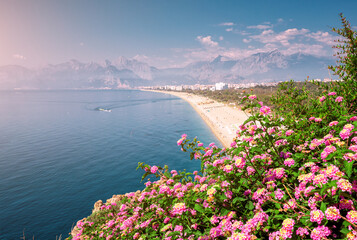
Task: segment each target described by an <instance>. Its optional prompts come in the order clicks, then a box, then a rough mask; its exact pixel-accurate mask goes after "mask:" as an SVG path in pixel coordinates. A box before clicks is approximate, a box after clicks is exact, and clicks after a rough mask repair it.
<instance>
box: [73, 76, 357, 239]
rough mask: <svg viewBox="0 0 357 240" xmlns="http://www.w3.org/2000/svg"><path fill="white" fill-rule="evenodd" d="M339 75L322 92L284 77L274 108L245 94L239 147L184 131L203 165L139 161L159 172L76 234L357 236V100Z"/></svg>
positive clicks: (184, 144)
mask: <svg viewBox="0 0 357 240" xmlns="http://www.w3.org/2000/svg"><path fill="white" fill-rule="evenodd" d="M338 84H346V83H345V82H341V83H337V85H333V86H329V87H326V86H324V87H325V91H321V93H320V92H318V94H321V95H320V96H311V95H310V94H309V93H308V92H307V91H304V90H302V91H296V89H294V86H293V82H289V83H287V84H284V85H282V86H281V89H280V93H282V95H283V96H284V98H281V96H275V98H274V102H275V105H276V106H277V107H276V108H275V109H274V112H272V111H271V109H270V108H269V107H268V106H265V105H264V104H263V103H262V102H259V99H258V98H257V97H256V96H254V95H251V96H246V97H244V98H243V104H245V108H244V109H245V110H248V109H249V110H250V113H251V116H250V117H249V119H248V120H247V121H246V122H245V123H244V124H242V125H241V126H240V130H239V131H238V132H237V138H236V139H235V140H234V141H233V143H232V145H231V148H228V149H220V148H218V147H217V146H216V145H215V144H210V145H209V146H204V145H203V144H202V143H200V142H199V141H198V140H197V139H193V140H192V141H191V140H189V139H188V137H187V136H186V135H183V136H182V138H181V139H180V140H179V141H178V142H177V144H178V145H179V146H180V147H181V148H182V150H183V151H185V152H189V153H190V156H191V159H197V160H200V161H201V169H200V171H195V172H193V173H186V172H177V171H175V170H172V171H169V169H168V167H167V166H165V167H160V166H149V165H147V164H144V163H139V168H142V169H144V171H145V174H144V175H143V179H146V177H147V176H150V175H151V176H155V177H156V178H158V180H157V181H154V182H150V181H147V182H146V183H145V185H146V188H145V189H144V190H143V191H141V192H140V194H135V193H128V194H125V195H124V196H123V197H122V199H121V200H120V201H118V202H116V203H111V204H106V205H103V206H102V207H101V209H100V210H99V211H97V212H95V213H93V214H92V215H91V216H89V217H88V218H87V219H84V220H82V221H79V222H78V223H77V226H76V229H77V230H78V231H77V233H76V234H74V235H75V236H73V237H72V236H71V237H69V239H201V240H204V239H207V240H208V239H230V240H236V239H289V238H292V239H302V238H311V239H314V240H318V239H331V238H335V239H357V211H356V206H357V201H356V194H357V168H355V165H356V164H355V161H356V160H357V116H356V114H355V112H356V106H355V105H354V106H351V102H348V100H347V101H345V100H346V99H348V98H349V94H350V93H346V92H345V91H342V90H339V85H338ZM336 89H337V90H336ZM346 102H348V104H346ZM289 105H290V108H289V111H287V109H288V106H289ZM279 106H280V107H279Z"/></svg>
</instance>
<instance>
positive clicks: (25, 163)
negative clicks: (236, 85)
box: [0, 91, 219, 240]
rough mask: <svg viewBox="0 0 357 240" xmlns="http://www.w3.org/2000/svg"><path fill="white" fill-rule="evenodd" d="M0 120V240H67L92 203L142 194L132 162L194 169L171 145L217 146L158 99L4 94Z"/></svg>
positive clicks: (191, 116) (165, 98) (189, 116)
mask: <svg viewBox="0 0 357 240" xmlns="http://www.w3.org/2000/svg"><path fill="white" fill-rule="evenodd" d="M100 109H102V110H111V112H109V111H101V110H100ZM0 113H1V115H0V205H1V206H0V209H1V210H0V239H1V240H7V239H9V240H12V239H21V238H22V237H23V233H25V236H26V239H33V237H34V239H40V240H41V239H46V240H47V239H56V236H57V237H58V236H60V235H62V239H64V238H66V237H67V236H68V233H69V232H70V230H71V227H72V225H73V224H75V223H76V221H78V220H79V219H81V218H83V217H86V216H88V215H90V213H91V210H92V208H93V204H94V203H95V202H96V201H97V200H99V199H102V200H103V201H104V200H106V199H108V198H110V197H111V196H112V195H113V194H122V193H126V192H131V191H136V190H138V189H143V186H144V184H143V183H141V182H140V178H141V175H142V174H143V171H142V170H137V171H136V167H137V163H138V162H146V163H148V164H152V165H154V164H155V165H165V164H167V165H169V167H170V168H171V169H177V170H183V169H187V170H189V171H193V170H196V169H199V162H197V161H190V160H189V155H188V154H187V153H184V152H181V150H180V148H179V147H178V146H177V144H176V141H177V140H178V139H179V138H180V136H181V135H182V134H183V133H187V134H188V135H189V137H192V138H193V137H195V136H198V137H199V139H200V140H201V141H202V142H204V143H205V144H207V145H208V144H209V143H210V142H216V143H217V144H219V143H218V140H217V139H216V138H215V137H214V135H213V134H212V133H211V132H210V130H209V128H208V127H207V126H206V125H205V123H204V122H203V121H202V120H201V118H200V117H199V115H198V114H197V113H196V112H195V111H194V110H193V109H192V108H191V106H190V105H189V104H188V103H186V102H185V101H183V100H181V99H179V98H177V97H174V96H170V95H166V94H161V93H152V92H141V91H12V92H5V91H2V92H0Z"/></svg>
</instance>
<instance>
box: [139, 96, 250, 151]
mask: <svg viewBox="0 0 357 240" xmlns="http://www.w3.org/2000/svg"><path fill="white" fill-rule="evenodd" d="M144 91H150V92H158V93H165V94H170V95H173V96H176V97H179V98H181V99H183V100H185V101H186V102H188V103H189V104H190V105H191V106H192V108H193V109H194V110H195V111H196V112H197V113H198V114H199V115H200V117H201V118H202V119H203V120H204V122H205V123H206V124H207V125H208V127H209V128H210V129H211V131H212V132H213V134H214V135H215V136H216V137H217V138H218V140H219V141H220V142H221V144H222V145H223V147H225V148H229V147H230V146H231V143H232V141H233V139H234V138H235V137H236V131H237V130H238V127H239V125H241V124H242V123H243V122H244V121H245V120H246V119H247V118H248V116H247V115H246V114H245V113H244V112H243V111H241V110H240V109H239V108H237V107H232V106H228V105H227V104H223V103H219V102H217V101H215V100H212V99H210V98H207V97H203V96H199V95H195V94H190V93H186V92H171V91H159V90H144Z"/></svg>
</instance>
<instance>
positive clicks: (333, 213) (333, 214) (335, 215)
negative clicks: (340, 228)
mask: <svg viewBox="0 0 357 240" xmlns="http://www.w3.org/2000/svg"><path fill="white" fill-rule="evenodd" d="M325 215H326V219H327V220H333V221H337V220H338V219H340V218H341V216H340V210H338V208H336V207H329V208H327V209H326V211H325Z"/></svg>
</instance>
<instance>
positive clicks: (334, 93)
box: [327, 92, 336, 96]
mask: <svg viewBox="0 0 357 240" xmlns="http://www.w3.org/2000/svg"><path fill="white" fill-rule="evenodd" d="M327 95H328V96H334V95H336V92H330V93H329V94H327Z"/></svg>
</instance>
